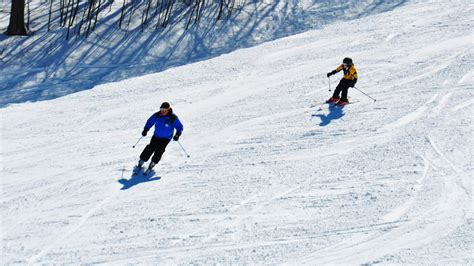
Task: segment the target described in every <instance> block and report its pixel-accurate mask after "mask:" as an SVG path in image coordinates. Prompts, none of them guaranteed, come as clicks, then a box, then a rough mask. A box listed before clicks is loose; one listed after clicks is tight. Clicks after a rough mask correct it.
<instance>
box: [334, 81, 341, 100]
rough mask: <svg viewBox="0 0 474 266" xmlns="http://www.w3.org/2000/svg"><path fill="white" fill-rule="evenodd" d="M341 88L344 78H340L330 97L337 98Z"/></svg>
mask: <svg viewBox="0 0 474 266" xmlns="http://www.w3.org/2000/svg"><path fill="white" fill-rule="evenodd" d="M342 88H344V79H341V81H339V84H337V86H336V89H335V90H334V93H333V95H332V97H333V98H337V99H339V94H340V93H341V90H342Z"/></svg>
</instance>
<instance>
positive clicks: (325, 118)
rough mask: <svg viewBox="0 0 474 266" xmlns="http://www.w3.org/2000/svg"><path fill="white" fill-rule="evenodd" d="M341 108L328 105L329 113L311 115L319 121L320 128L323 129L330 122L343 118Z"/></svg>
mask: <svg viewBox="0 0 474 266" xmlns="http://www.w3.org/2000/svg"><path fill="white" fill-rule="evenodd" d="M343 109H344V108H343V107H338V106H335V105H332V104H331V105H329V113H328V114H327V115H325V114H313V117H319V118H320V119H321V123H319V125H320V126H322V127H324V126H327V125H329V124H330V123H331V121H332V120H336V119H339V118H341V117H343V116H344V111H343Z"/></svg>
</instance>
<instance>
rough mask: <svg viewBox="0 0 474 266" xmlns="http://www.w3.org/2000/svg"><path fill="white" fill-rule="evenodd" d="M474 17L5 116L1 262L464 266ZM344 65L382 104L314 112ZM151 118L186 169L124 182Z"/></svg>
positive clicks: (0, 112) (311, 42)
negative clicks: (164, 112)
mask: <svg viewBox="0 0 474 266" xmlns="http://www.w3.org/2000/svg"><path fill="white" fill-rule="evenodd" d="M471 13H472V6H466V5H462V4H459V2H449V1H443V2H440V3H438V4H436V5H433V4H426V3H424V2H423V1H421V2H408V3H405V4H404V5H402V6H398V7H396V8H395V9H393V10H391V11H388V12H384V13H380V14H372V15H370V16H362V17H360V18H356V19H352V20H347V21H334V22H332V23H330V24H327V25H325V26H324V27H322V28H320V29H315V30H309V31H305V32H302V33H300V34H295V35H292V36H289V37H286V38H281V39H277V40H273V41H269V42H265V43H262V44H260V45H256V46H254V47H249V48H246V49H238V50H236V51H234V52H231V53H227V54H223V55H220V56H216V57H214V58H212V59H209V60H203V61H199V62H194V63H190V64H185V65H182V66H179V67H173V68H169V69H167V70H164V71H162V72H159V73H153V74H148V75H143V76H137V77H134V78H129V79H124V80H120V81H117V82H110V83H104V84H101V85H97V86H94V88H92V89H90V90H83V91H81V92H77V93H73V94H69V95H66V96H63V97H59V98H55V99H51V100H43V101H35V102H24V103H19V104H11V105H8V106H5V107H3V108H2V109H0V116H1V119H2V130H1V132H2V137H1V139H2V144H1V147H2V148H1V160H2V166H3V167H2V179H1V191H2V193H1V199H0V211H1V216H2V257H3V260H2V262H3V263H5V264H12V263H26V262H29V263H61V264H76V263H84V264H89V263H108V264H117V263H119V264H125V263H133V264H136V263H155V264H156V263H159V264H178V263H179V264H191V263H193V264H232V263H233V264H281V263H288V264H296V265H299V264H317V265H321V264H366V263H367V264H375V263H383V264H394V263H404V264H441V265H446V264H466V265H469V264H473V261H474V260H473V255H472V250H473V246H472V240H473V232H474V220H473V210H472V181H471V177H472V176H473V163H472V155H473V143H472V140H473V135H472V132H473V123H472V114H473V103H474V100H473V96H474V93H473V90H472V84H473V71H472V70H471V66H472V30H471V28H472V27H471V26H472V19H471V15H470V14H471ZM345 56H351V57H352V58H353V59H354V61H355V64H356V67H357V69H358V71H359V76H360V78H359V82H358V83H357V87H358V88H359V89H361V90H363V91H364V92H366V93H368V94H369V95H371V96H373V97H375V98H376V99H377V101H376V102H373V101H372V100H371V99H369V98H367V97H366V96H364V95H363V94H361V93H359V92H358V91H356V90H352V89H351V90H350V91H349V96H350V100H351V102H353V104H350V105H348V106H346V107H344V108H333V107H329V106H327V105H324V106H323V110H321V111H319V110H318V108H317V107H312V106H318V105H319V104H320V103H321V102H323V101H324V100H325V99H327V98H328V97H329V96H330V92H328V79H327V78H326V73H327V72H328V71H330V70H332V69H334V68H335V67H336V66H337V65H338V64H340V62H341V60H342V58H343V57H345ZM107 63H110V62H107ZM132 72H133V71H132ZM134 73H138V72H134ZM339 78H340V74H338V75H337V77H333V78H332V79H331V86H332V89H334V86H335V84H337V80H338V79H339ZM85 82H86V81H85ZM94 82H95V81H94ZM86 83H87V82H86ZM99 83H101V82H99ZM66 84H67V83H66ZM58 86H60V84H59V85H58ZM11 99H14V98H11ZM162 101H170V102H171V103H172V105H173V108H174V110H175V112H176V113H177V114H178V115H179V117H180V119H181V120H182V121H183V123H184V126H185V131H184V134H183V136H182V138H181V143H182V144H183V145H184V146H185V148H186V149H187V151H188V152H189V153H190V155H191V157H190V158H186V156H184V154H183V152H182V151H181V149H180V147H179V145H178V144H176V143H170V145H169V146H168V148H167V151H166V153H165V156H164V158H163V160H162V162H160V164H159V165H158V167H157V174H156V176H155V177H154V178H153V180H137V179H135V180H132V181H130V178H131V172H130V170H131V168H132V167H133V165H134V164H135V163H136V161H137V159H138V155H139V153H140V152H141V150H142V149H143V148H144V145H145V144H146V142H147V141H149V138H147V139H146V141H144V142H141V143H140V144H139V145H138V147H137V148H136V149H133V148H132V147H131V146H132V145H133V144H134V143H135V142H136V141H137V140H138V138H139V137H140V132H141V130H142V128H143V125H144V123H145V121H146V119H147V118H148V117H149V115H151V114H152V113H153V112H155V111H156V110H157V108H158V107H159V104H160V103H161V102H162ZM123 179H125V181H124V180H123ZM120 180H122V181H121V182H119V181H120ZM126 180H128V181H126ZM123 183H126V184H128V186H125V187H124V186H123ZM130 185H132V186H130Z"/></svg>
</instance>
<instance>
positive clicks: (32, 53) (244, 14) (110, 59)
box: [0, 0, 404, 107]
mask: <svg viewBox="0 0 474 266" xmlns="http://www.w3.org/2000/svg"><path fill="white" fill-rule="evenodd" d="M6 2H8V3H9V2H10V1H0V11H3V12H0V31H1V32H3V31H4V30H2V29H6V28H7V25H8V18H9V16H8V12H7V10H9V5H7V4H6ZM83 2H85V1H83ZM131 2H132V1H127V3H128V4H129V3H131ZM133 2H134V3H142V4H141V5H139V4H136V6H137V10H136V11H135V12H134V14H135V15H133V19H130V14H129V15H128V16H126V17H125V19H126V21H127V22H128V20H127V19H129V20H130V22H131V23H130V25H129V26H128V27H126V26H123V27H122V29H120V28H119V27H118V24H119V17H120V14H121V7H122V6H123V1H122V0H115V1H104V3H105V5H104V6H103V11H102V12H101V13H100V17H99V21H98V23H97V26H96V30H95V31H94V32H93V33H92V34H90V35H89V36H88V37H87V38H85V37H84V36H81V37H77V36H76V35H75V34H74V32H75V31H74V30H76V29H77V28H78V27H79V26H78V25H79V24H80V23H76V27H74V28H73V29H72V30H71V35H72V37H71V39H69V40H68V41H66V32H67V30H66V28H61V27H59V21H58V20H59V12H58V11H57V9H58V8H57V7H58V2H55V5H56V9H55V10H56V12H54V13H53V16H52V23H51V30H50V31H49V32H48V31H47V28H48V27H47V22H48V11H49V5H48V1H33V2H32V3H31V7H30V8H31V23H30V24H31V26H30V28H31V31H32V34H31V36H30V37H29V38H24V37H14V38H8V37H7V36H5V35H0V107H3V106H6V105H7V104H11V103H21V102H25V101H37V100H48V99H55V98H57V97H61V96H64V95H68V94H71V93H74V92H78V91H82V90H87V89H91V88H93V87H94V86H96V85H99V84H104V83H108V82H115V81H120V80H124V79H127V78H131V77H137V76H142V75H144V74H150V73H156V72H160V71H163V70H166V69H169V68H172V67H176V66H181V65H185V64H189V63H192V62H197V61H202V60H206V59H209V58H213V57H216V56H219V55H222V54H226V53H229V52H232V51H235V50H237V49H241V48H246V47H252V46H255V45H258V44H261V43H264V42H267V41H271V40H275V39H278V38H281V37H284V36H289V35H293V34H296V33H300V32H304V31H307V30H310V29H317V28H321V27H323V26H324V25H327V24H330V23H333V22H335V21H343V20H351V19H354V18H358V17H363V16H368V15H371V14H377V13H380V12H384V11H388V10H391V9H393V8H395V7H397V6H399V5H402V4H403V3H404V1H403V0H396V1H388V2H387V1H382V0H374V1H369V2H367V3H358V2H359V1H346V0H344V1H342V0H337V1H316V0H302V1H286V0H285V1H284V0H277V1H273V0H272V1H261V0H246V1H237V2H238V3H241V4H239V5H236V7H237V9H236V10H235V11H234V13H232V14H233V15H232V16H231V17H230V18H229V19H228V20H221V21H216V20H215V14H216V12H217V10H216V7H217V5H215V3H214V1H205V2H206V8H205V9H204V10H205V12H203V17H202V19H201V20H200V23H198V24H195V25H192V26H191V27H190V28H189V29H188V30H187V31H186V30H185V26H186V24H187V21H188V17H189V10H190V9H189V8H187V7H186V6H185V5H183V4H180V1H177V4H176V6H175V8H174V10H175V12H174V15H173V16H172V18H171V22H170V24H169V26H168V27H166V28H156V27H155V24H156V21H157V18H156V17H157V16H152V15H150V21H149V23H148V26H147V27H145V28H144V29H143V30H142V28H141V26H140V21H141V15H140V14H141V12H142V11H143V9H144V8H145V7H146V5H144V4H143V3H145V1H144V0H138V1H136V0H135V1H133ZM138 7H139V8H138ZM183 10H184V11H183ZM153 18H154V19H153ZM127 25H128V23H127Z"/></svg>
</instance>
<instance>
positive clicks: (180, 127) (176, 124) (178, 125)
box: [173, 118, 184, 135]
mask: <svg viewBox="0 0 474 266" xmlns="http://www.w3.org/2000/svg"><path fill="white" fill-rule="evenodd" d="M173 126H174V128H175V129H176V135H181V134H182V133H183V130H184V127H183V124H182V123H181V121H179V118H176V120H174V124H173Z"/></svg>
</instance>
